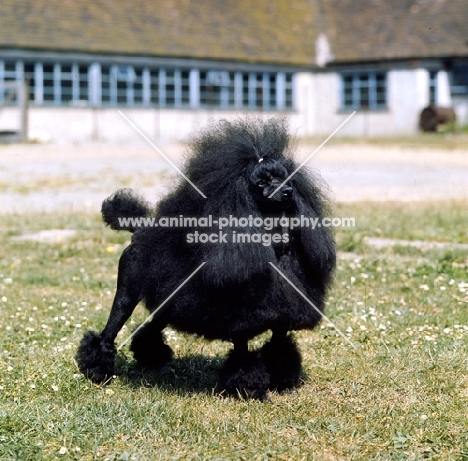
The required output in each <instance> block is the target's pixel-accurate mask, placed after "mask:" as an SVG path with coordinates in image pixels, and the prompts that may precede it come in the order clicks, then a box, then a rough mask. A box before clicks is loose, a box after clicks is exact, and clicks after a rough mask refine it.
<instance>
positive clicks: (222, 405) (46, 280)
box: [0, 202, 468, 461]
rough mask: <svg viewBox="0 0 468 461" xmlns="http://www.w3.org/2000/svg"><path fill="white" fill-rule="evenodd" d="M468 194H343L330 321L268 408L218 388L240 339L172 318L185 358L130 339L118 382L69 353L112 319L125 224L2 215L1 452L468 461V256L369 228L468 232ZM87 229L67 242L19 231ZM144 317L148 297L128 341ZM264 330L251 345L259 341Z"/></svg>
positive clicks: (423, 236)
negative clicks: (141, 348)
mask: <svg viewBox="0 0 468 461" xmlns="http://www.w3.org/2000/svg"><path fill="white" fill-rule="evenodd" d="M466 205H467V204H466V203H459V202H447V203H443V204H441V203H434V204H372V203H366V204H355V205H348V204H347V205H340V206H339V207H338V208H337V209H336V215H338V216H352V217H355V219H356V228H354V229H351V230H348V229H346V230H345V229H342V230H339V231H338V232H337V241H338V244H339V247H340V250H341V251H342V257H341V258H340V259H339V261H338V268H337V272H336V281H335V286H334V288H333V289H332V290H331V292H330V296H329V300H328V305H327V314H328V316H329V318H330V319H331V321H332V322H333V323H335V324H336V325H337V327H338V328H340V330H342V331H343V332H344V333H345V334H346V335H347V336H348V337H349V339H350V340H351V341H352V342H353V343H354V344H355V345H356V346H357V350H353V349H352V348H351V347H350V346H349V345H348V344H347V342H346V341H345V340H344V339H343V338H342V337H341V336H339V335H338V334H337V333H336V331H335V330H334V329H333V328H331V327H329V326H327V325H326V323H324V324H323V325H322V326H321V327H320V328H318V329H316V330H315V331H312V332H300V333H298V334H297V338H298V341H299V344H300V348H301V350H302V353H303V359H304V376H303V385H302V386H301V387H300V388H299V390H298V391H297V392H293V393H290V394H286V395H277V394H275V393H272V394H271V403H260V402H256V401H239V400H236V399H232V398H224V397H221V396H220V395H219V389H218V388H217V384H216V382H217V378H216V371H217V369H218V367H219V366H220V363H221V360H222V357H223V356H224V355H225V354H226V352H227V351H228V349H229V345H228V344H224V343H221V342H216V341H215V342H211V343H208V342H206V341H203V340H201V339H197V338H193V337H191V336H187V335H184V334H182V333H179V332H174V331H172V330H170V329H168V330H166V335H167V340H168V343H169V344H170V345H171V347H172V348H173V350H174V351H175V353H176V358H175V360H174V362H173V363H172V364H171V365H170V366H168V367H166V368H165V369H163V370H162V371H161V372H160V373H142V372H140V371H137V370H136V369H135V367H134V366H133V362H132V359H131V355H130V353H129V351H128V349H126V348H124V351H123V353H122V354H120V357H119V369H120V370H121V371H123V372H125V373H124V374H122V375H121V376H119V377H117V378H116V379H114V380H113V381H112V383H110V385H108V386H97V385H94V384H92V383H90V382H89V381H87V380H86V379H85V378H84V377H83V376H81V375H80V374H79V372H78V370H77V367H76V364H75V362H74V359H73V356H74V353H75V349H76V346H77V344H78V342H79V340H80V338H81V336H82V334H83V332H84V331H85V330H86V329H88V328H92V329H99V328H101V327H102V326H103V325H104V322H105V321H106V319H107V316H108V311H109V307H110V304H111V302H112V297H113V290H114V287H115V282H116V270H117V262H118V258H119V255H120V253H121V251H122V249H123V248H124V247H125V245H126V244H127V242H128V241H129V237H130V235H129V234H125V233H122V234H118V233H114V232H112V231H110V230H108V229H104V228H103V227H102V226H101V224H100V223H99V217H98V216H94V215H75V216H72V215H68V216H67V215H61V216H58V215H57V216H56V215H38V216H37V215H26V216H3V217H2V228H1V229H0V234H1V237H2V238H3V241H4V242H5V245H3V246H2V248H1V250H0V251H1V254H0V307H1V309H0V348H1V352H0V459H1V460H10V459H11V460H22V461H23V460H38V459H77V460H81V459H82V460H86V459H108V460H130V459H135V460H146V459H155V460H157V459H161V460H173V459H174V460H175V459H180V460H182V459H183V460H186V459H190V460H249V461H250V460H266V459H274V460H400V459H401V460H408V459H415V460H420V459H437V460H439V459H442V460H463V459H468V429H467V428H468V426H467V418H466V408H467V405H468V374H467V365H468V363H467V362H468V309H467V307H468V306H467V304H468V271H467V269H468V252H466V251H463V250H459V249H458V250H456V249H453V250H452V249H450V248H448V249H444V250H431V251H422V250H418V249H414V248H407V247H396V248H387V249H384V250H377V249H374V248H372V247H368V246H366V244H365V243H364V237H367V236H379V237H389V238H404V239H419V240H428V241H434V240H436V241H446V242H451V243H467V242H468V235H467V229H468V207H467V206H466ZM60 228H63V229H67V228H69V229H77V230H78V233H77V235H76V236H75V237H73V238H72V239H70V240H68V241H66V242H60V243H56V244H41V243H32V242H25V241H22V242H16V241H15V240H14V239H13V237H14V236H15V235H18V234H23V233H28V232H33V231H36V230H42V229H60ZM144 317H145V312H144V309H143V308H142V307H139V308H137V311H136V313H135V315H134V318H133V320H132V323H129V324H128V325H127V327H126V328H125V329H124V330H123V331H122V332H121V334H120V336H119V338H118V341H121V340H123V339H124V338H126V337H127V336H128V334H129V332H130V331H131V329H132V328H134V326H135V325H136V323H138V322H139V321H141V320H142V319H143V318H144ZM264 339H265V338H260V339H258V340H256V341H255V342H254V343H253V344H254V345H255V344H257V345H260V344H261V342H262V341H263V340H264Z"/></svg>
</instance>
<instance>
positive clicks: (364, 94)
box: [341, 72, 387, 110]
mask: <svg viewBox="0 0 468 461" xmlns="http://www.w3.org/2000/svg"><path fill="white" fill-rule="evenodd" d="M341 82H342V91H341V98H342V99H341V106H342V108H343V109H361V110H362V109H364V110H365V109H369V110H376V109H385V108H386V107H387V74H386V73H384V72H355V73H349V74H343V75H342V76H341Z"/></svg>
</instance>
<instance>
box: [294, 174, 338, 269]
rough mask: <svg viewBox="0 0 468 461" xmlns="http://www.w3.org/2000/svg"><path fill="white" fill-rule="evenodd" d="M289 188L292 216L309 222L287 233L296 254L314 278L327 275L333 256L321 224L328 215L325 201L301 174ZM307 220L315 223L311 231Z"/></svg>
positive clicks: (329, 236)
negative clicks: (299, 255)
mask: <svg viewBox="0 0 468 461" xmlns="http://www.w3.org/2000/svg"><path fill="white" fill-rule="evenodd" d="M291 184H292V185H293V188H294V197H295V198H294V212H293V214H294V216H296V217H299V218H300V219H301V218H302V217H305V218H308V222H309V225H308V226H306V225H301V226H300V227H296V228H295V229H293V230H292V231H291V234H292V241H293V244H294V245H295V246H296V248H297V250H298V253H299V254H301V255H303V256H304V257H305V261H306V262H307V266H308V268H309V269H310V270H312V272H313V273H314V274H317V275H321V274H324V275H325V274H329V273H330V272H331V271H332V270H333V268H334V267H335V263H336V252H335V242H334V239H333V235H332V232H331V229H330V228H329V227H326V226H324V225H323V222H322V219H323V218H324V217H328V216H327V215H328V213H329V211H330V210H329V208H328V206H327V202H326V198H325V197H324V195H323V193H322V191H321V188H319V187H317V186H316V185H315V184H314V183H313V182H312V181H311V179H310V178H309V177H308V175H307V173H306V172H304V171H299V172H297V173H296V175H295V176H294V177H293V179H292V180H291ZM322 189H323V188H322ZM310 218H312V219H313V221H314V222H315V227H313V224H312V223H311V220H310ZM301 221H302V219H301ZM304 221H305V220H304Z"/></svg>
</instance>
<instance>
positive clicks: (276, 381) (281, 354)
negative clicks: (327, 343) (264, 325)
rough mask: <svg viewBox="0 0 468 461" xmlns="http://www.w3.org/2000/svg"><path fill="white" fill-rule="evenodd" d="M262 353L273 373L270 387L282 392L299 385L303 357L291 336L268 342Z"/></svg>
mask: <svg viewBox="0 0 468 461" xmlns="http://www.w3.org/2000/svg"><path fill="white" fill-rule="evenodd" d="M260 354H261V356H262V359H263V361H264V362H265V365H266V368H267V370H268V372H269V373H270V375H271V380H270V386H269V389H271V390H277V391H278V392H279V393H280V394H282V393H283V392H284V391H285V390H287V389H294V388H295V387H297V386H298V384H299V379H300V376H301V370H302V367H301V362H302V359H301V354H300V352H299V350H298V349H297V345H296V343H295V342H294V340H293V338H292V337H291V336H286V337H285V338H284V339H281V340H276V341H273V340H272V341H270V342H268V343H266V344H265V345H264V346H263V347H262V349H261V350H260Z"/></svg>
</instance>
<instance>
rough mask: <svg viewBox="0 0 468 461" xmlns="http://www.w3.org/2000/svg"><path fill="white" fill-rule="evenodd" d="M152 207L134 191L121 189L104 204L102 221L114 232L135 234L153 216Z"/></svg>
mask: <svg viewBox="0 0 468 461" xmlns="http://www.w3.org/2000/svg"><path fill="white" fill-rule="evenodd" d="M151 211H152V210H151V206H150V205H149V203H148V202H146V200H144V199H143V198H142V197H140V196H139V195H138V194H137V193H136V192H135V191H133V190H132V189H119V190H118V191H117V192H115V193H114V194H112V195H111V196H110V197H108V198H106V199H105V200H104V202H102V208H101V213H102V220H103V221H104V222H105V223H106V224H107V225H108V226H109V227H110V228H111V229H114V230H127V231H130V232H135V230H136V229H138V228H139V227H142V225H144V223H142V222H141V219H140V218H146V217H148V216H150V215H151Z"/></svg>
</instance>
